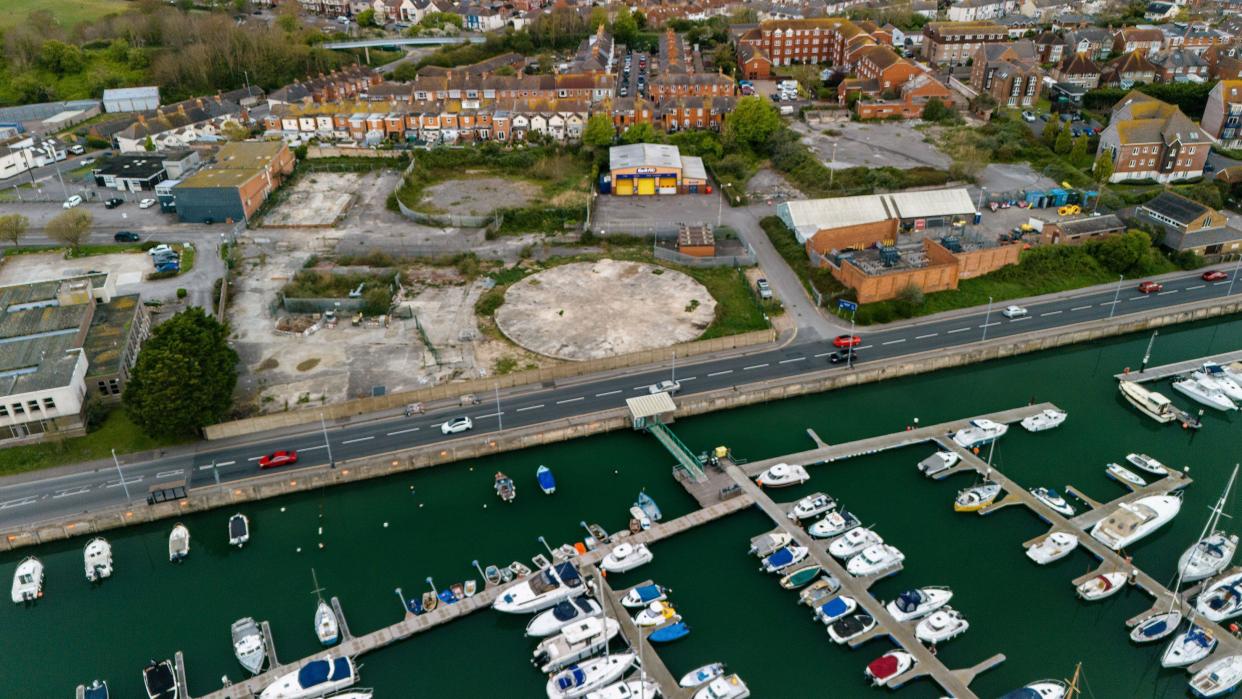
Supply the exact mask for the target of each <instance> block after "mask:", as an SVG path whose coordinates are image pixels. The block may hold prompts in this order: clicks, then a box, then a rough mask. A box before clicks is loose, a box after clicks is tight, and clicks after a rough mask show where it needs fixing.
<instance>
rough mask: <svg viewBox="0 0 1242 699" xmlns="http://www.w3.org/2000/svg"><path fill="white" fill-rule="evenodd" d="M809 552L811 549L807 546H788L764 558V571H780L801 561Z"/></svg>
mask: <svg viewBox="0 0 1242 699" xmlns="http://www.w3.org/2000/svg"><path fill="white" fill-rule="evenodd" d="M809 553H810V551H808V550H807V548H806V547H805V546H786V547H785V548H783V549H779V550H777V551H774V552H773V553H772V555H770V556H768V557H767V558H765V559H763V572H765V573H779V572H781V571H783V570H785V569H786V568H788V567H790V566H792V565H796V564H798V563H801V562H802V560H803V559H804V558H806V557H807V555H808V554H809Z"/></svg>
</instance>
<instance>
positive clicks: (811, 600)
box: [798, 575, 841, 609]
mask: <svg viewBox="0 0 1242 699" xmlns="http://www.w3.org/2000/svg"><path fill="white" fill-rule="evenodd" d="M840 589H841V581H839V580H837V579H836V578H835V577H833V576H832V575H824V576H822V577H821V578H820V579H819V580H816V581H815V582H813V583H811V584H810V585H807V586H806V587H804V588H803V589H802V591H801V592H799V593H798V602H799V603H800V604H805V605H806V606H808V607H810V608H811V609H814V608H816V607H818V606H819V605H820V604H821V603H823V602H824V601H825V600H827V599H828V598H829V597H832V596H833V595H835V594H837V590H840Z"/></svg>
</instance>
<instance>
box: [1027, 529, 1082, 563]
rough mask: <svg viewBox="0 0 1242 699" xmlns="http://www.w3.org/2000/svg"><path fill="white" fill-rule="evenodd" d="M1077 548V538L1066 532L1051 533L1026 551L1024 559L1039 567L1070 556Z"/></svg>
mask: <svg viewBox="0 0 1242 699" xmlns="http://www.w3.org/2000/svg"><path fill="white" fill-rule="evenodd" d="M1076 548H1078V537H1076V536H1074V535H1073V534H1070V533H1068V532H1052V533H1051V534H1049V535H1048V536H1045V537H1044V538H1043V539H1040V541H1039V543H1037V544H1033V545H1032V546H1031V547H1030V548H1028V549H1027V550H1026V557H1027V558H1029V559H1031V560H1032V561H1035V562H1036V563H1038V564H1039V565H1041V566H1042V565H1048V564H1049V563H1052V562H1053V561H1059V560H1061V559H1062V558H1065V557H1066V556H1068V555H1070V553H1071V552H1073V550H1074V549H1076Z"/></svg>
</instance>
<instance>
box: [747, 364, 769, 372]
mask: <svg viewBox="0 0 1242 699" xmlns="http://www.w3.org/2000/svg"><path fill="white" fill-rule="evenodd" d="M765 366H767V364H752V365H750V366H744V367H742V371H750V370H751V369H762V368H764V367H765Z"/></svg>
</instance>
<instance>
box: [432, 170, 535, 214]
mask: <svg viewBox="0 0 1242 699" xmlns="http://www.w3.org/2000/svg"><path fill="white" fill-rule="evenodd" d="M539 194H540V189H539V187H538V186H536V185H534V184H532V183H530V182H527V181H526V180H522V179H518V178H516V177H478V178H473V179H460V180H446V181H444V182H440V183H438V184H435V185H432V186H430V187H428V188H427V189H425V190H423V198H422V201H421V202H419V203H420V205H421V206H420V207H419V209H420V210H421V211H425V212H428V213H431V212H435V213H449V214H465V215H468V216H482V215H484V214H488V213H491V212H492V211H495V210H496V209H516V208H520V207H523V206H529V205H530V204H532V203H534V202H535V201H537V200H538V199H539Z"/></svg>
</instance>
